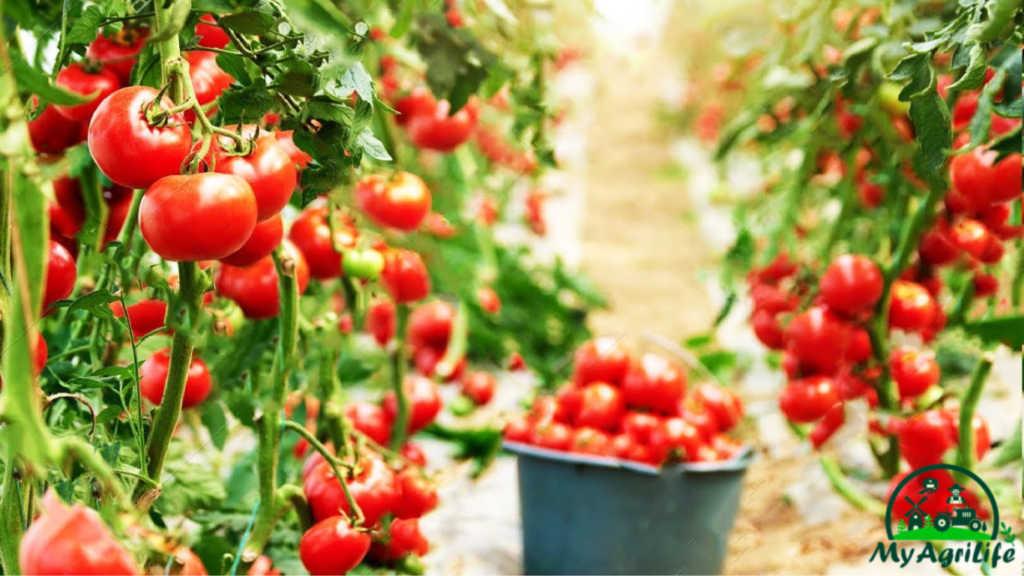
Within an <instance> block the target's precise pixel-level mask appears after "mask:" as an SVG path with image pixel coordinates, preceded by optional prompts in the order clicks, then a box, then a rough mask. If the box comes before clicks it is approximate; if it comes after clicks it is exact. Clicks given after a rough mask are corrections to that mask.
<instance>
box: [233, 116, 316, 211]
mask: <svg viewBox="0 0 1024 576" xmlns="http://www.w3.org/2000/svg"><path fill="white" fill-rule="evenodd" d="M226 128H227V129H229V130H231V129H233V128H234V127H232V126H228V127H226ZM255 131H256V126H254V125H249V126H244V127H243V128H242V133H243V135H244V134H246V133H253V134H254V133H255ZM251 145H252V150H251V151H250V152H249V154H247V155H245V156H232V155H230V154H228V153H227V152H225V148H227V149H231V148H233V147H234V142H233V141H232V140H231V139H230V138H228V137H226V136H224V137H221V138H220V139H219V144H218V146H217V150H216V152H215V154H216V165H217V167H216V171H217V172H219V173H221V174H234V175H235V176H239V177H241V178H242V179H243V180H245V181H246V182H248V183H249V186H250V187H252V191H253V194H255V195H256V207H257V220H259V221H261V222H262V221H263V220H267V219H268V218H271V217H273V216H274V215H275V214H277V213H278V212H280V211H281V209H282V208H284V207H285V206H286V205H287V204H288V200H290V199H291V197H292V192H293V191H294V190H295V187H296V186H297V185H298V172H297V170H296V168H295V163H294V162H293V161H292V159H291V158H290V157H289V156H288V153H287V152H285V151H284V149H283V148H281V146H280V145H278V143H277V140H276V139H275V138H274V136H273V135H272V134H269V133H267V132H260V135H259V137H257V138H256V139H255V140H254V141H251Z"/></svg>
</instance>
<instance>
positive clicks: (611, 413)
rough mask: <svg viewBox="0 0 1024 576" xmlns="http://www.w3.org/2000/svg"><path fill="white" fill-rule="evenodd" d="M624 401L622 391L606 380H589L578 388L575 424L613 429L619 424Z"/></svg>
mask: <svg viewBox="0 0 1024 576" xmlns="http://www.w3.org/2000/svg"><path fill="white" fill-rule="evenodd" d="M625 410H626V403H625V400H624V399H623V395H622V391H621V390H619V389H618V388H616V387H615V386H612V385H611V384H608V383H607V382H591V383H590V384H587V385H586V386H584V387H583V388H582V389H581V390H580V407H579V411H578V412H577V413H576V418H575V423H576V425H577V426H589V427H591V428H598V429H601V430H615V429H617V428H618V426H619V420H620V419H621V418H622V413H623V412H625Z"/></svg>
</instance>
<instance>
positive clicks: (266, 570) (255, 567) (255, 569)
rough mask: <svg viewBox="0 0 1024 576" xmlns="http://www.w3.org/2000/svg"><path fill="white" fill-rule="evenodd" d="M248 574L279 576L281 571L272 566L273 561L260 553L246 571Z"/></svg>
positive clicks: (252, 575) (253, 575)
mask: <svg viewBox="0 0 1024 576" xmlns="http://www.w3.org/2000/svg"><path fill="white" fill-rule="evenodd" d="M247 574H248V576H281V571H280V570H277V569H275V568H274V561H273V560H271V559H270V557H268V556H264V555H262V554H260V555H259V557H257V558H256V561H255V562H253V563H252V566H250V567H249V571H248V572H247Z"/></svg>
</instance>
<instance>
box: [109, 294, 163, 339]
mask: <svg viewBox="0 0 1024 576" xmlns="http://www.w3.org/2000/svg"><path fill="white" fill-rule="evenodd" d="M110 311H111V312H113V313H114V318H124V309H123V308H121V303H120V302H111V303H110ZM166 317H167V302H164V301H163V300H149V299H145V300H139V301H138V302H136V303H135V304H132V305H130V306H128V320H129V321H130V322H131V325H132V337H134V338H142V337H143V336H145V335H146V334H149V333H150V332H153V331H155V330H159V329H161V328H163V327H164V320H165V318H166Z"/></svg>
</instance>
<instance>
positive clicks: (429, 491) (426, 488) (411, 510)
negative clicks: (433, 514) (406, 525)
mask: <svg viewBox="0 0 1024 576" xmlns="http://www.w3.org/2000/svg"><path fill="white" fill-rule="evenodd" d="M398 484H399V487H400V489H401V493H402V497H401V498H400V499H399V500H398V503H397V504H396V505H395V507H394V513H395V517H396V518H402V519H405V518H420V517H422V516H424V515H426V514H427V513H428V512H430V511H431V510H433V509H434V508H437V487H435V486H434V483H433V482H431V481H430V480H428V479H427V478H425V477H424V476H423V472H422V471H421V470H419V469H417V468H413V467H408V468H406V469H405V470H402V471H401V472H399V473H398Z"/></svg>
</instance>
